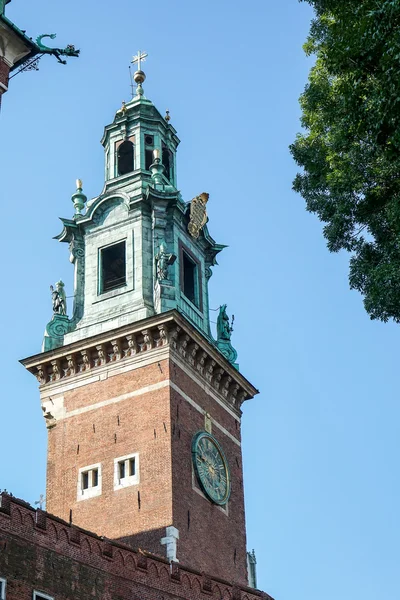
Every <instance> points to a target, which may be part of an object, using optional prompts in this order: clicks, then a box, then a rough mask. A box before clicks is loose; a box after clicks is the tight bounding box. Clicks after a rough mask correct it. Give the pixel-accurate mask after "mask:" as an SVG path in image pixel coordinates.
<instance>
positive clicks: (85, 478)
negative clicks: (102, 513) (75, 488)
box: [82, 471, 89, 490]
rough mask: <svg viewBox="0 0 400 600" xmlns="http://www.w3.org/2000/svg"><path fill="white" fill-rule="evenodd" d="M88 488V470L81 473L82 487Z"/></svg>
mask: <svg viewBox="0 0 400 600" xmlns="http://www.w3.org/2000/svg"><path fill="white" fill-rule="evenodd" d="M88 488H89V471H87V472H86V473H82V489H83V490H87V489H88Z"/></svg>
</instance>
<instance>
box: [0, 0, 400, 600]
mask: <svg viewBox="0 0 400 600" xmlns="http://www.w3.org/2000/svg"><path fill="white" fill-rule="evenodd" d="M7 15H8V16H9V17H10V18H11V19H13V20H14V21H15V22H16V23H17V24H18V26H19V27H20V28H22V29H27V33H28V34H29V35H31V36H36V35H39V34H40V33H52V32H57V34H58V35H57V40H56V42H57V44H58V45H60V46H65V45H66V44H67V43H74V44H75V45H76V46H77V47H80V48H81V57H80V58H79V59H71V60H69V62H68V65H67V66H62V65H60V64H58V63H57V62H56V60H55V59H53V58H51V57H45V58H44V59H43V60H42V61H41V64H40V70H39V71H38V72H27V73H24V74H20V75H18V76H16V77H15V78H14V79H12V80H11V82H10V90H9V92H7V94H6V95H5V96H4V97H3V106H2V113H1V116H0V136H1V137H0V139H1V144H0V165H1V166H0V171H1V182H2V186H1V191H0V194H1V201H2V202H1V205H2V235H1V237H0V244H1V248H0V252H1V257H2V273H3V275H2V284H1V295H0V318H1V332H2V348H3V350H2V365H3V366H2V368H3V376H2V386H1V423H2V435H1V442H2V443H1V452H0V487H1V488H7V489H8V490H9V491H11V492H12V493H13V494H14V495H16V496H19V497H22V498H24V499H26V500H28V501H29V502H31V503H33V502H34V501H35V500H37V498H38V497H39V495H40V493H43V492H44V490H45V465H46V429H45V425H44V421H43V418H42V411H41V409H40V403H39V393H38V390H37V383H36V380H35V379H34V378H33V377H32V376H31V375H30V374H29V373H26V372H25V371H24V369H23V367H22V366H21V365H20V364H19V363H18V359H19V358H23V357H25V356H29V355H31V354H34V353H36V352H38V351H39V350H40V345H41V340H42V335H43V331H44V327H45V325H46V323H47V322H48V321H49V320H50V318H51V312H52V311H51V298H50V295H49V285H50V284H52V283H53V284H54V282H55V281H57V280H58V279H59V278H62V279H63V280H64V281H65V282H66V285H67V294H68V295H70V294H71V293H72V267H71V265H70V263H69V260H68V248H67V245H66V244H60V243H58V242H56V241H54V240H52V237H53V236H54V235H57V234H58V233H59V232H60V230H61V223H60V222H59V221H58V217H59V216H64V217H71V216H72V214H73V211H72V203H71V200H70V197H71V194H72V193H73V192H74V189H75V187H74V182H75V179H76V178H77V177H80V178H82V179H83V182H84V190H85V192H86V194H87V196H88V197H93V196H96V195H98V194H99V193H100V191H101V189H102V186H103V180H104V178H103V173H104V165H103V149H102V146H101V145H100V143H99V140H100V137H101V135H102V132H103V127H104V125H106V124H107V123H110V122H111V121H112V120H113V117H114V114H115V111H116V109H118V108H119V107H120V105H121V101H122V100H123V99H125V100H128V99H129V97H130V95H129V80H128V65H129V61H130V59H131V57H132V55H133V54H135V53H136V52H137V50H138V49H141V50H145V51H147V52H148V53H149V58H148V59H147V61H146V63H144V65H143V66H144V68H145V70H146V73H147V80H146V82H145V85H144V90H145V94H146V96H147V97H149V98H150V99H151V100H152V101H153V102H154V103H155V105H156V106H157V107H158V108H159V110H160V111H164V110H165V109H166V108H168V109H169V110H170V111H171V117H172V121H171V122H172V124H173V125H174V127H176V129H177V130H178V134H179V136H180V138H181V140H182V143H181V146H180V148H179V151H178V183H179V187H180V189H181V191H182V193H183V197H184V199H185V200H190V199H191V198H192V197H193V196H195V195H197V194H198V193H200V192H202V191H207V192H209V193H210V200H209V203H208V211H209V216H210V222H209V229H210V233H211V235H212V236H213V237H214V238H215V239H216V241H217V242H219V243H223V244H228V245H229V248H227V249H226V250H224V252H223V253H222V254H221V255H220V259H219V263H220V265H219V266H218V267H216V268H215V269H214V276H213V277H212V279H211V306H212V307H213V308H216V307H218V306H219V305H220V304H221V303H227V304H228V312H231V313H232V312H233V313H234V314H235V317H236V320H235V332H234V335H233V342H234V344H235V346H236V347H237V349H238V352H239V362H240V366H241V370H242V372H243V373H244V375H245V376H246V377H247V378H248V379H250V380H251V381H252V382H253V383H254V384H255V385H256V386H257V387H258V388H259V389H260V394H259V396H257V397H256V398H255V399H254V400H252V401H250V402H248V403H246V404H245V405H244V407H243V412H244V414H243V451H244V465H245V493H246V510H247V535H248V547H249V549H252V548H254V549H255V550H256V554H257V558H258V583H259V587H260V588H262V589H264V590H265V591H267V592H268V593H270V594H271V595H272V596H274V597H275V598H276V600H294V599H296V600H336V599H337V598H339V597H340V599H341V600H354V599H358V598H360V599H361V598H362V600H375V599H376V598H377V597H381V598H385V600H398V598H399V597H400V592H399V589H398V570H399V559H400V551H399V533H400V531H399V530H400V527H399V526H400V517H399V505H400V498H399V496H400V484H399V468H398V454H399V453H398V449H399V444H398V440H399V428H400V426H399V422H400V408H399V401H398V396H399V374H400V369H399V358H398V356H399V354H398V348H399V327H398V326H395V325H393V324H382V323H378V322H372V321H370V320H369V318H368V316H367V314H366V313H365V312H364V309H363V304H362V298H361V296H359V295H358V293H356V292H351V291H350V290H349V288H348V282H347V275H348V256H347V255H345V254H340V255H331V254H329V252H328V250H327V249H326V247H325V242H324V240H323V237H322V231H321V229H322V228H321V224H320V223H319V222H318V220H317V219H316V217H315V216H313V215H310V214H308V213H307V212H306V211H305V208H304V202H303V200H302V198H301V197H299V196H297V195H295V194H294V193H293V192H292V191H291V182H292V179H293V177H294V174H295V172H296V166H295V165H294V163H293V161H292V159H291V156H290V154H289V151H288V145H289V144H290V142H291V141H292V140H293V139H294V136H295V134H296V132H297V131H298V130H299V115H300V110H299V106H298V96H299V94H300V93H301V91H302V89H303V87H304V84H305V82H306V78H307V74H308V71H309V68H310V66H311V64H312V60H311V59H307V58H306V57H305V56H304V54H303V51H302V43H303V42H304V40H305V38H306V35H307V31H308V27H309V23H310V19H311V18H312V12H311V10H310V7H309V6H308V5H307V4H305V3H300V4H299V3H298V2H297V0H275V1H274V2H272V0H247V1H246V2H239V1H238V0H230V1H228V0H202V1H201V2H200V1H197V2H190V1H188V0H169V2H164V1H161V0H152V2H141V3H139V2H132V1H131V0H119V1H118V2H106V1H105V0H69V1H68V2H60V1H56V2H55V1H54V0H36V1H35V2H32V1H30V2H28V1H27V0H13V2H12V3H11V4H9V5H8V6H7ZM213 314H214V315H215V313H212V315H213ZM212 318H214V317H213V316H212Z"/></svg>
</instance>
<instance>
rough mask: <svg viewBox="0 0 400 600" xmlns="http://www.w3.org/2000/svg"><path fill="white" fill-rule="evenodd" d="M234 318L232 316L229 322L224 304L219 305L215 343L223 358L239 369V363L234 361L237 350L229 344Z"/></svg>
mask: <svg viewBox="0 0 400 600" xmlns="http://www.w3.org/2000/svg"><path fill="white" fill-rule="evenodd" d="M234 320H235V317H234V316H232V321H231V322H230V323H229V317H228V315H227V314H226V304H223V305H222V306H220V307H219V313H218V318H217V342H216V345H217V348H218V350H219V351H220V352H221V354H223V355H224V356H225V358H226V359H227V360H229V362H230V363H231V364H232V365H233V366H234V367H235V369H239V365H238V364H237V362H236V359H237V352H236V350H235V348H234V347H233V346H232V344H231V336H232V331H233V322H234Z"/></svg>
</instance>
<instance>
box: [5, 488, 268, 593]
mask: <svg viewBox="0 0 400 600" xmlns="http://www.w3.org/2000/svg"><path fill="white" fill-rule="evenodd" d="M0 500H1V507H0V578H4V579H6V581H7V600H32V596H33V590H36V591H40V592H43V593H45V594H48V595H49V596H51V597H54V599H55V600H70V599H71V598H74V600H88V598H96V600H138V599H139V598H140V600H161V599H163V600H176V598H183V599H187V600H189V599H190V600H205V599H206V598H208V599H210V598H215V599H216V600H219V599H221V598H224V600H259V599H261V600H272V599H271V598H270V596H268V595H267V594H265V593H263V592H259V591H257V590H252V589H250V588H246V587H240V586H236V587H233V586H232V585H231V583H230V582H228V581H224V580H221V579H218V578H215V577H210V576H209V575H204V574H201V573H200V572H197V571H196V570H194V569H187V568H184V567H178V566H177V565H176V563H175V564H173V565H169V564H167V561H166V560H163V559H161V558H157V557H154V556H151V555H149V554H148V553H139V552H136V551H134V550H132V548H129V547H128V546H124V545H122V544H116V543H111V542H109V541H108V540H103V539H101V538H99V537H98V536H96V535H94V534H92V533H89V532H87V531H82V530H80V529H79V528H76V527H71V526H69V525H68V524H67V523H65V522H64V521H62V520H60V519H56V518H54V517H52V516H51V515H48V514H46V513H44V512H42V511H35V510H34V509H33V508H31V507H30V506H29V505H27V504H26V503H24V502H22V501H19V500H16V499H13V498H10V497H9V496H6V495H5V494H3V495H0Z"/></svg>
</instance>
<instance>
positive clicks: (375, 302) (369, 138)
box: [291, 0, 400, 322]
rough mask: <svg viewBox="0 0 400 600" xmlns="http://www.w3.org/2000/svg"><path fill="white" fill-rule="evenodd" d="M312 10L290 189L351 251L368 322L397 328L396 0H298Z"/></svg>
mask: <svg viewBox="0 0 400 600" xmlns="http://www.w3.org/2000/svg"><path fill="white" fill-rule="evenodd" d="M301 1H307V2H308V3H309V4H311V6H312V7H313V8H314V10H315V18H314V20H313V21H312V23H311V29H310V33H309V37H308V39H307V42H306V43H305V45H304V49H305V52H306V53H307V54H308V55H311V54H314V55H315V57H316V62H315V65H314V66H313V67H312V69H311V71H310V75H309V81H308V84H307V86H306V88H305V91H304V93H303V94H302V96H301V98H300V104H301V108H302V119H301V122H302V126H303V128H304V133H301V134H299V135H298V136H297V138H296V141H295V142H294V143H293V144H292V146H291V152H292V154H293V157H294V158H295V160H296V162H297V163H298V165H299V166H301V167H302V169H303V170H302V172H301V173H299V174H298V175H297V176H296V178H295V181H294V189H295V190H296V191H298V192H300V193H301V194H302V196H303V197H304V199H305V201H306V206H307V210H309V211H310V212H313V213H316V214H317V215H318V217H319V218H320V220H321V221H322V222H323V223H324V236H325V238H326V239H327V245H328V248H329V250H331V251H333V252H337V251H339V250H341V249H345V250H347V251H349V252H350V253H351V258H350V274H349V281H350V287H351V288H354V289H357V290H359V291H360V292H361V293H362V294H363V296H364V305H365V309H366V310H367V312H368V313H369V315H370V317H371V319H381V320H382V321H388V320H389V319H394V321H396V322H400V0H301Z"/></svg>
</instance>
